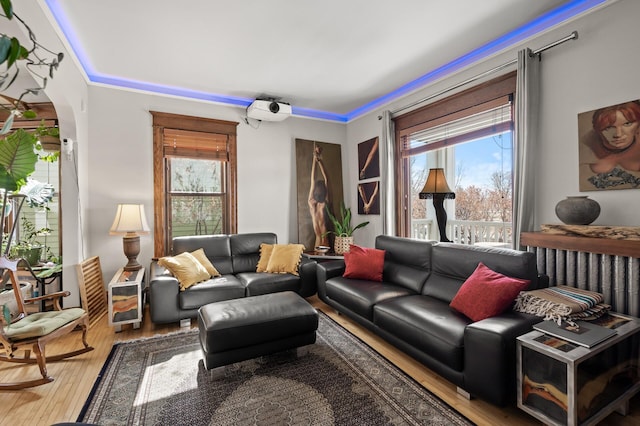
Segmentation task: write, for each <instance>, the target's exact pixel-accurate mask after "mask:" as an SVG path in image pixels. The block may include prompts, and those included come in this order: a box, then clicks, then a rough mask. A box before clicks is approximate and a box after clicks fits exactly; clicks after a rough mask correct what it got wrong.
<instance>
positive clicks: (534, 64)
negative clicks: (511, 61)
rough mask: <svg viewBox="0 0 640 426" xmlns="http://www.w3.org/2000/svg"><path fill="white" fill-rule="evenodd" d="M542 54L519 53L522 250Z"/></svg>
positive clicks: (517, 179)
mask: <svg viewBox="0 0 640 426" xmlns="http://www.w3.org/2000/svg"><path fill="white" fill-rule="evenodd" d="M539 64H540V54H537V55H534V54H533V53H532V51H531V50H530V49H523V50H520V51H519V52H518V75H517V83H516V100H515V116H516V124H515V140H514V144H513V248H515V249H517V250H519V249H520V248H521V247H520V233H521V232H527V231H533V230H534V229H533V227H534V209H535V190H536V188H535V179H534V178H535V176H534V173H535V170H536V164H537V161H536V149H535V146H536V144H537V143H538V109H539V105H540V90H539V87H540V85H539V68H540V65H539Z"/></svg>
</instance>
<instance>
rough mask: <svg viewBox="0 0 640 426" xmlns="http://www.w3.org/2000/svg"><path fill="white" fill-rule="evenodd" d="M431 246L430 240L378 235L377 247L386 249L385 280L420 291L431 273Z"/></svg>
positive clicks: (415, 291)
mask: <svg viewBox="0 0 640 426" xmlns="http://www.w3.org/2000/svg"><path fill="white" fill-rule="evenodd" d="M431 246H432V243H430V242H428V241H420V240H412V239H409V238H403V237H394V236H389V235H379V236H378V237H376V248H377V249H380V250H384V251H385V260H384V271H383V273H382V279H383V281H384V282H387V283H389V284H394V285H397V286H400V287H405V288H408V289H410V290H411V291H412V292H414V293H419V292H420V290H422V286H423V285H424V282H425V281H426V279H427V278H428V277H429V275H430V273H431Z"/></svg>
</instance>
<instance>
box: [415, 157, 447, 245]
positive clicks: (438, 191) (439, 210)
mask: <svg viewBox="0 0 640 426" xmlns="http://www.w3.org/2000/svg"><path fill="white" fill-rule="evenodd" d="M419 196H420V198H421V199H425V198H433V208H434V209H435V210H436V219H437V220H438V230H439V231H440V241H441V242H447V243H450V242H451V240H449V239H448V238H447V229H446V226H447V212H446V211H445V209H444V200H445V198H447V199H454V198H456V194H455V193H454V192H453V191H451V189H450V188H449V185H448V184H447V179H446V178H445V176H444V169H442V168H435V169H429V176H428V177H427V182H426V183H425V184H424V188H422V191H420V194H419Z"/></svg>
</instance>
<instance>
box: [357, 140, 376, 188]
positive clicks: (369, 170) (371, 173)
mask: <svg viewBox="0 0 640 426" xmlns="http://www.w3.org/2000/svg"><path fill="white" fill-rule="evenodd" d="M378 145H379V142H378V138H373V139H369V140H368V141H365V142H361V143H359V144H358V170H359V172H358V175H359V177H360V180H363V179H370V178H375V177H380V150H379V149H378Z"/></svg>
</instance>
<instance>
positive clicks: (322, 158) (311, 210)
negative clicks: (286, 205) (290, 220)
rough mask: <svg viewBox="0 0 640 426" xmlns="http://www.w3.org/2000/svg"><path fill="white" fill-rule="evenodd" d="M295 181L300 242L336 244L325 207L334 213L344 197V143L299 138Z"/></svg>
mask: <svg viewBox="0 0 640 426" xmlns="http://www.w3.org/2000/svg"><path fill="white" fill-rule="evenodd" d="M296 181H297V185H296V191H297V198H298V209H297V210H298V242H299V243H300V244H304V247H305V250H313V249H314V248H315V247H318V246H328V247H333V238H334V237H333V234H326V233H327V231H328V230H331V229H332V227H331V223H330V221H329V217H328V215H327V212H326V208H329V209H330V211H331V213H332V214H333V215H334V216H335V215H337V214H339V209H340V204H341V203H342V201H343V193H342V153H341V146H340V145H338V144H333V143H326V142H317V141H310V140H305V139H296Z"/></svg>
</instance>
